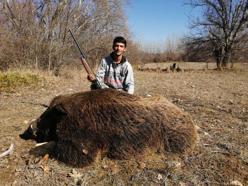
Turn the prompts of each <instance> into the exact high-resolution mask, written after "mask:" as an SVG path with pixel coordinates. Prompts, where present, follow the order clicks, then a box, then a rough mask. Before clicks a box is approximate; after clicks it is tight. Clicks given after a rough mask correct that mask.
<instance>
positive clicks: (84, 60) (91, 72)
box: [69, 29, 96, 79]
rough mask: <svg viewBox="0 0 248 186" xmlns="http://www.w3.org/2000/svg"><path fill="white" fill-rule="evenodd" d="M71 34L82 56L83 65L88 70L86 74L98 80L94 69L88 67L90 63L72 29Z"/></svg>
mask: <svg viewBox="0 0 248 186" xmlns="http://www.w3.org/2000/svg"><path fill="white" fill-rule="evenodd" d="M69 32H70V34H71V36H72V38H73V40H74V42H75V43H76V45H77V48H78V50H79V52H80V54H81V57H80V60H81V63H82V65H83V66H84V69H85V70H86V72H87V74H88V75H93V77H94V79H96V76H95V74H94V72H93V71H92V69H91V68H90V66H89V65H88V63H87V62H86V59H85V55H84V54H83V52H82V50H81V48H80V46H79V45H78V42H77V40H76V39H75V37H74V35H73V33H72V31H71V29H69Z"/></svg>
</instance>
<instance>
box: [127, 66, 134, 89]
mask: <svg viewBox="0 0 248 186" xmlns="http://www.w3.org/2000/svg"><path fill="white" fill-rule="evenodd" d="M125 90H126V91H127V92H128V93H129V94H133V93H134V76H133V68H132V66H131V65H130V63H128V66H127V71H126V78H125Z"/></svg>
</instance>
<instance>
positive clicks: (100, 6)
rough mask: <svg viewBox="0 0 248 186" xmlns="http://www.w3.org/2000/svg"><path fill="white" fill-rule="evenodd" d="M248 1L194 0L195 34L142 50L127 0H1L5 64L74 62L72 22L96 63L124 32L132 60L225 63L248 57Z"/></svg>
mask: <svg viewBox="0 0 248 186" xmlns="http://www.w3.org/2000/svg"><path fill="white" fill-rule="evenodd" d="M247 1H248V0H239V1H232V0H189V2H190V3H189V4H190V6H192V7H200V8H201V10H202V15H201V16H200V17H199V19H197V21H195V22H193V23H192V31H193V34H192V35H191V36H185V37H184V38H181V39H180V40H178V41H175V40H173V39H174V38H171V39H170V41H168V42H165V43H164V47H165V48H166V49H165V50H163V52H160V51H157V50H156V49H154V50H151V51H143V50H141V48H140V46H139V45H138V44H136V43H135V42H134V41H132V40H131V36H130V32H129V28H128V26H127V17H126V15H125V13H124V8H125V7H126V5H127V3H128V0H63V1H61V0H2V1H1V2H0V43H1V45H0V70H6V69H8V68H9V67H23V66H25V67H30V68H35V69H42V70H49V71H50V70H57V69H59V68H60V67H61V66H63V65H66V64H68V63H74V62H73V61H74V60H75V59H77V58H78V57H79V53H78V51H77V49H76V47H75V46H74V43H73V41H72V38H71V37H70V35H69V33H68V29H69V28H70V29H71V30H72V31H73V33H74V35H75V37H76V38H77V39H78V42H79V43H80V46H81V48H82V49H83V51H84V52H85V54H86V57H87V60H88V61H89V63H90V65H91V66H92V67H93V66H95V65H96V64H98V63H99V60H100V58H101V57H102V56H104V55H106V54H108V53H109V52H110V51H111V47H112V40H113V37H115V36H117V35H122V36H124V37H126V38H127V39H128V51H127V55H128V59H129V61H131V63H132V64H136V63H147V62H166V61H215V62H216V63H217V66H218V67H219V68H222V67H225V66H226V65H227V64H228V63H231V62H233V61H245V60H246V61H247V59H248V56H247V55H248V46H247V43H248V42H247V40H248V31H247V28H248V25H247V23H248V11H247V9H248V2H247ZM130 3H132V2H131V1H130ZM148 26H149V24H148ZM165 26H166V27H168V29H170V26H169V25H165ZM151 48H152V46H151Z"/></svg>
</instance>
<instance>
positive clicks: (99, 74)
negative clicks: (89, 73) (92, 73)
mask: <svg viewBox="0 0 248 186" xmlns="http://www.w3.org/2000/svg"><path fill="white" fill-rule="evenodd" d="M106 66H107V64H106V61H105V59H104V58H103V59H102V60H101V63H100V65H99V67H98V69H97V73H96V79H97V81H98V82H99V84H100V87H101V89H104V88H109V86H108V85H106V84H105V83H104V76H105V73H106Z"/></svg>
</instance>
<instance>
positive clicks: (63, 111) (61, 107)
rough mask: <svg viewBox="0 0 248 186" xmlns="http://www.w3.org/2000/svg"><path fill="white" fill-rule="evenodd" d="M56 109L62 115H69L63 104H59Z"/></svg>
mask: <svg viewBox="0 0 248 186" xmlns="http://www.w3.org/2000/svg"><path fill="white" fill-rule="evenodd" d="M55 109H56V111H57V112H59V113H60V114H62V115H63V114H66V113H67V112H66V110H65V109H64V107H63V105H62V104H57V105H56V106H55Z"/></svg>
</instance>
